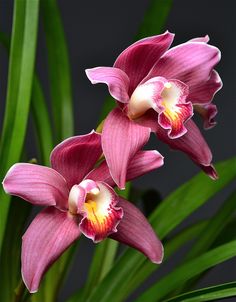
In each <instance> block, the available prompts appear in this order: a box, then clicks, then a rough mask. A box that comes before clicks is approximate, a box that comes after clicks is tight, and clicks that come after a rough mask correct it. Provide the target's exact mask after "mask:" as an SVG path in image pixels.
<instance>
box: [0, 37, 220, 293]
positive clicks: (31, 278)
mask: <svg viewBox="0 0 236 302" xmlns="http://www.w3.org/2000/svg"><path fill="white" fill-rule="evenodd" d="M173 37H174V35H173V34H171V33H169V32H166V33H164V34H162V35H158V36H153V37H149V38H146V39H143V40H140V41H138V42H136V43H134V44H133V45H131V46H130V47H128V48H127V49H125V50H124V51H123V52H122V53H121V54H120V55H119V57H118V58H117V59H116V61H115V64H114V66H113V67H98V68H94V69H88V70H86V73H87V76H88V77H89V79H90V80H91V82H92V83H106V84H107V85H108V88H109V91H110V94H111V95H112V96H113V97H114V98H115V99H116V100H117V103H118V107H117V108H115V109H113V110H112V111H111V112H110V113H109V114H108V116H107V118H106V120H105V122H104V126H103V130H102V133H101V134H99V133H96V132H95V131H92V132H91V133H90V134H87V135H83V136H75V137H72V138H69V139H67V140H65V141H63V142H62V143H61V144H59V145H58V146H56V147H55V149H54V150H53V151H52V153H51V168H48V167H43V166H40V165H34V164H27V163H19V164H15V165H14V166H13V167H12V168H11V169H10V170H9V171H8V173H7V175H6V177H5V179H4V181H3V186H4V189H5V191H6V192H7V193H9V194H11V195H16V196H19V197H21V198H23V199H25V200H26V201H28V202H30V203H32V204H34V205H41V206H44V207H45V209H43V210H42V211H41V212H40V213H39V214H38V215H37V216H36V218H35V219H34V220H33V222H32V223H31V224H30V226H29V227H28V229H27V231H26V233H25V234H24V236H23V244H22V277H23V280H24V282H25V284H26V286H27V288H28V289H29V291H30V292H36V291H37V289H38V287H39V284H40V281H41V279H42V277H43V275H44V273H45V272H46V271H47V269H48V268H49V267H50V266H51V265H52V263H53V262H54V261H56V260H57V259H58V257H60V255H61V254H62V253H63V252H64V251H65V250H66V249H67V248H68V247H69V246H70V245H71V244H72V243H73V242H74V241H75V240H77V239H78V238H79V237H80V235H81V234H84V235H85V236H86V237H88V238H90V239H92V240H93V241H94V242H99V241H101V240H103V239H105V238H106V237H110V238H112V239H115V240H118V241H119V242H122V243H125V244H127V245H129V246H131V247H134V248H136V249H137V250H139V251H140V252H142V253H143V254H144V255H146V256H147V257H148V258H149V259H150V260H151V261H152V262H154V263H160V262H161V261H162V258H163V247H162V244H161V242H160V241H159V239H158V238H157V236H156V234H155V232H154V231H153V229H152V227H151V226H150V224H149V223H148V221H147V219H146V218H145V217H144V215H143V214H142V213H141V212H140V210H139V209H138V208H136V207H135V206H134V205H133V204H132V203H130V202H128V201H127V200H125V199H123V198H121V197H119V196H118V195H117V194H116V193H115V191H114V189H113V187H114V186H116V185H117V186H118V187H119V188H120V189H124V188H125V183H126V181H128V180H131V179H134V178H136V177H138V176H140V175H142V174H145V173H147V172H149V171H151V170H153V169H155V168H159V167H160V166H162V165H163V157H162V156H161V155H160V154H159V153H158V152H157V151H154V150H153V151H141V149H142V147H143V146H144V145H145V144H146V143H147V141H148V139H149V136H150V133H151V131H153V132H155V133H156V134H157V136H158V138H159V139H160V140H162V141H164V142H166V143H167V144H169V145H170V146H171V147H172V148H174V149H179V150H181V151H183V152H185V153H186V154H187V155H189V157H190V158H191V159H192V160H193V161H194V162H195V163H196V164H197V165H199V166H200V167H201V168H202V169H203V171H205V172H206V173H207V174H208V175H209V176H210V177H212V178H213V179H215V178H217V173H216V171H215V169H214V167H213V165H212V164H211V160H212V155H211V151H210V149H209V147H208V145H207V143H206V142H205V140H204V138H203V137H202V135H201V133H200V131H199V129H198V128H197V126H196V125H195V123H194V122H193V121H192V120H191V118H192V116H193V110H195V111H196V112H198V113H199V114H200V115H201V116H202V117H203V119H204V127H205V128H211V127H213V126H214V125H215V121H214V117H215V115H216V113H217V109H216V106H215V105H214V104H212V103H211V101H212V99H213V96H214V94H215V93H216V92H217V91H218V90H219V89H220V88H221V86H222V83H221V80H220V77H219V76H218V74H217V72H216V71H215V70H214V69H213V68H214V66H215V65H216V64H217V63H218V62H219V60H220V53H219V50H218V49H217V48H215V47H213V46H210V45H208V44H207V42H208V37H204V38H197V39H193V40H190V41H188V42H186V43H184V44H181V45H179V46H176V47H174V48H171V49H169V50H168V48H169V47H170V45H171V43H172V40H173ZM102 154H104V156H105V160H102V161H101V156H102ZM98 163H99V164H98Z"/></svg>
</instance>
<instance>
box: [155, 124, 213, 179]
mask: <svg viewBox="0 0 236 302" xmlns="http://www.w3.org/2000/svg"><path fill="white" fill-rule="evenodd" d="M185 126H186V128H187V133H186V134H185V135H183V136H181V137H180V138H176V139H170V138H169V137H168V135H167V132H166V130H164V129H162V128H161V127H159V128H158V129H157V136H158V138H159V139H160V140H162V141H163V142H165V143H167V144H168V145H169V146H170V147H171V148H172V149H176V150H180V151H182V152H184V153H186V154H187V155H188V156H189V157H190V158H191V159H192V160H193V161H194V162H195V163H196V164H197V165H198V166H200V167H201V168H202V169H203V170H204V172H206V173H207V174H208V175H209V176H210V177H212V171H211V169H209V167H211V160H212V154H211V150H210V148H209V146H208V145H207V143H206V141H205V139H204V138H203V136H202V134H201V132H200V131H199V129H198V127H197V126H196V125H195V123H194V122H193V121H192V120H189V121H188V122H187V123H186V124H185ZM203 167H204V168H203ZM208 172H209V173H208Z"/></svg>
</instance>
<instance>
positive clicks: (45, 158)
mask: <svg viewBox="0 0 236 302" xmlns="http://www.w3.org/2000/svg"><path fill="white" fill-rule="evenodd" d="M0 43H1V44H2V45H3V46H4V47H5V49H6V50H7V52H9V50H10V39H9V37H8V36H7V35H6V34H5V33H3V32H0ZM31 110H32V113H33V120H34V124H35V128H36V136H37V139H38V145H39V149H40V156H41V162H43V164H44V165H47V166H49V164H50V163H49V155H50V152H51V151H52V149H53V134H52V128H51V123H50V118H49V114H48V110H47V105H46V102H45V98H44V95H43V91H42V87H41V84H40V82H39V79H38V77H37V75H36V74H35V75H34V78H33V86H32V100H31Z"/></svg>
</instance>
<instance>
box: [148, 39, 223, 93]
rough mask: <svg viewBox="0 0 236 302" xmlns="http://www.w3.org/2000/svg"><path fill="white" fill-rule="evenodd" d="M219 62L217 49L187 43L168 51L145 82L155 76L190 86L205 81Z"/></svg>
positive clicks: (206, 45)
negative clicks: (176, 80) (175, 80)
mask: <svg viewBox="0 0 236 302" xmlns="http://www.w3.org/2000/svg"><path fill="white" fill-rule="evenodd" d="M219 61H220V51H219V49H218V48H216V47H214V46H211V45H208V44H206V43H196V42H187V43H184V44H181V45H178V46H176V47H173V48H171V49H170V50H168V51H167V52H166V53H165V54H164V55H163V56H162V57H161V59H160V60H159V61H158V62H157V64H155V65H154V66H153V68H152V69H151V71H150V73H149V74H148V76H147V77H146V78H145V81H147V80H148V79H150V78H153V77H156V76H162V77H165V78H167V79H170V78H172V79H178V80H180V81H182V82H183V83H185V84H187V85H188V86H189V88H190V89H191V86H193V85H196V84H199V83H201V82H205V81H207V79H208V78H209V76H210V74H211V72H212V69H213V67H214V66H215V65H216V64H217V63H218V62H219Z"/></svg>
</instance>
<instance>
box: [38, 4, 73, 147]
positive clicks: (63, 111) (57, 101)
mask: <svg viewBox="0 0 236 302" xmlns="http://www.w3.org/2000/svg"><path fill="white" fill-rule="evenodd" d="M41 6H42V15H43V25H44V31H45V34H46V44H47V51H48V66H49V78H50V90H51V100H52V112H53V119H54V126H55V132H56V139H57V141H56V143H58V142H60V141H61V140H62V139H64V138H67V137H69V136H72V135H73V127H74V121H73V108H72V105H73V103H72V91H71V77H70V66H69V58H68V50H67V45H66V41H65V36H64V30H63V26H62V21H61V16H60V12H59V9H58V6H57V2H56V0H41Z"/></svg>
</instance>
